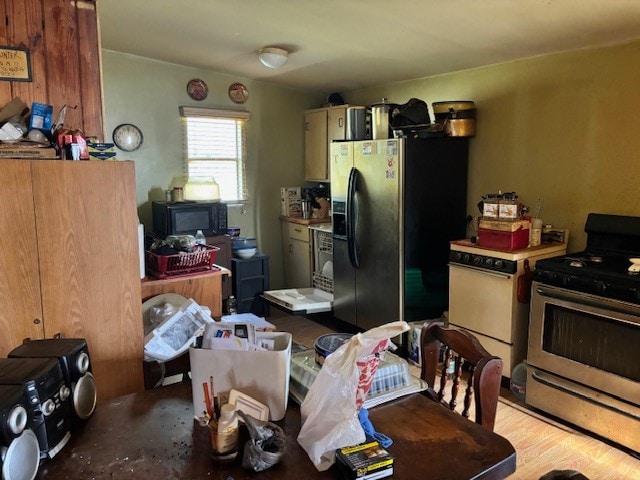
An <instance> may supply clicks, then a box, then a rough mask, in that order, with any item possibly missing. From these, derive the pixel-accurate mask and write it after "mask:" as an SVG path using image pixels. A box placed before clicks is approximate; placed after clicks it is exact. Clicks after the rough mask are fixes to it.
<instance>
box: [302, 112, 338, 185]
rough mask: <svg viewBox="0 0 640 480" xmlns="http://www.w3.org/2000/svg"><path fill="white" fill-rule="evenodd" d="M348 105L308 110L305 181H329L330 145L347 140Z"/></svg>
mask: <svg viewBox="0 0 640 480" xmlns="http://www.w3.org/2000/svg"><path fill="white" fill-rule="evenodd" d="M347 106H348V105H340V106H338V107H327V108H319V109H314V110H307V111H306V112H305V115H304V122H305V129H304V130H305V143H304V152H305V179H306V180H307V181H316V182H327V181H329V174H330V172H329V150H330V148H329V144H330V143H331V141H332V140H344V139H345V138H346V128H347V121H346V113H347Z"/></svg>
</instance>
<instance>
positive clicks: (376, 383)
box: [289, 350, 417, 407]
mask: <svg viewBox="0 0 640 480" xmlns="http://www.w3.org/2000/svg"><path fill="white" fill-rule="evenodd" d="M320 368H322V367H321V366H320V365H318V363H317V362H316V358H315V351H314V350H306V351H303V352H298V353H294V354H293V355H291V381H290V383H289V393H290V395H291V396H292V398H293V399H294V400H295V401H296V402H298V403H302V401H303V400H304V397H305V396H306V395H307V392H308V391H309V388H310V387H311V385H312V384H313V382H314V381H315V379H316V376H317V375H318V372H319V371H320ZM416 380H417V379H416ZM413 383H415V382H414V381H413V379H412V377H411V374H410V373H409V364H408V363H407V362H406V361H405V360H403V359H402V358H400V357H398V356H397V355H394V354H392V353H389V352H386V353H385V354H384V358H383V359H382V361H381V362H380V364H379V365H378V369H377V370H376V373H375V375H374V377H373V381H372V382H371V388H370V389H369V393H368V394H367V401H365V407H367V406H368V405H367V402H369V401H372V402H373V403H375V399H376V398H377V397H382V396H383V395H385V394H387V393H391V392H396V391H397V392H399V391H401V390H403V389H405V388H406V387H409V386H411V385H412V384H413Z"/></svg>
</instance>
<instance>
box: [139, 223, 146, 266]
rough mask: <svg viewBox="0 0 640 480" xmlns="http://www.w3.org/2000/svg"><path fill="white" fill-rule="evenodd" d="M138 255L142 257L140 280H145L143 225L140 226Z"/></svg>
mask: <svg viewBox="0 0 640 480" xmlns="http://www.w3.org/2000/svg"><path fill="white" fill-rule="evenodd" d="M138 253H139V257H140V278H144V277H145V268H144V225H143V224H141V223H139V224H138Z"/></svg>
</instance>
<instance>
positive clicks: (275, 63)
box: [258, 47, 289, 68]
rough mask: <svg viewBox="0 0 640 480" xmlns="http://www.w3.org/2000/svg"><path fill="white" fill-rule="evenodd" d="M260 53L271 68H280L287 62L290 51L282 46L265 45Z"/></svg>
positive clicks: (262, 60) (264, 63) (261, 58)
mask: <svg viewBox="0 0 640 480" xmlns="http://www.w3.org/2000/svg"><path fill="white" fill-rule="evenodd" d="M258 54H259V56H258V58H259V59H260V61H261V62H262V64H263V65H265V66H267V67H269V68H280V67H282V66H283V65H284V64H285V63H287V55H289V52H287V51H286V50H284V49H282V48H276V47H264V48H261V49H260V51H259V52H258Z"/></svg>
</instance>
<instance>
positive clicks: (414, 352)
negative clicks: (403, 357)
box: [407, 318, 447, 367]
mask: <svg viewBox="0 0 640 480" xmlns="http://www.w3.org/2000/svg"><path fill="white" fill-rule="evenodd" d="M431 322H443V323H444V324H445V325H446V324H447V321H446V320H445V319H444V318H434V319H431V320H420V321H418V322H409V331H408V332H407V353H408V356H407V360H408V361H409V362H410V363H413V364H414V365H417V366H418V367H420V366H421V365H422V355H421V348H420V334H421V333H422V327H423V326H424V325H427V324H429V323H431Z"/></svg>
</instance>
